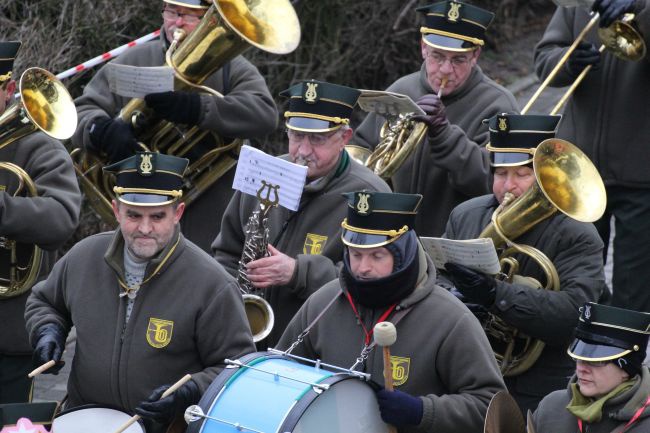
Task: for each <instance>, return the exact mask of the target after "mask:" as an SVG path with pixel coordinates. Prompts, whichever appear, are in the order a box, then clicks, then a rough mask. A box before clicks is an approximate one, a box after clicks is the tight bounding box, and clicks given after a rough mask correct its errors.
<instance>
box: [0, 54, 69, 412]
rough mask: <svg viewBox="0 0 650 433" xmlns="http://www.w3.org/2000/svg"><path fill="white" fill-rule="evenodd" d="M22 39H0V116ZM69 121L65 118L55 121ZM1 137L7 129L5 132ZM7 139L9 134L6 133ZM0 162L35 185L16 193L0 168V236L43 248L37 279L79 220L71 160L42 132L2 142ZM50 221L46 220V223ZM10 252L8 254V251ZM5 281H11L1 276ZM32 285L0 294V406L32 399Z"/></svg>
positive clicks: (6, 265)
mask: <svg viewBox="0 0 650 433" xmlns="http://www.w3.org/2000/svg"><path fill="white" fill-rule="evenodd" d="M20 44H21V43H20V42H0V114H2V113H4V112H5V111H6V110H7V109H8V108H9V104H10V102H11V101H13V99H14V92H15V90H16V81H15V80H14V77H13V76H12V69H13V63H14V59H15V57H16V53H17V52H18V49H19V48H20ZM56 121H57V122H59V121H63V122H65V121H67V119H56ZM2 132H3V136H5V134H6V133H7V131H6V130H3V131H2ZM5 138H7V139H8V138H9V135H7V136H5ZM0 146H1V147H0V161H1V162H2V163H12V164H15V165H17V166H18V167H20V168H22V169H23V170H25V172H26V173H27V174H28V175H29V177H31V179H32V180H33V181H34V184H35V186H36V192H37V196H36V197H30V196H23V195H18V196H15V197H14V196H13V193H14V192H15V191H16V189H17V187H18V183H19V182H18V178H17V177H16V176H14V175H12V174H11V173H10V172H9V171H7V170H0V236H2V238H3V247H2V248H3V249H4V248H5V246H4V244H5V241H4V240H5V239H8V240H12V241H15V242H18V244H19V246H20V248H26V249H33V245H34V244H35V245H36V246H38V247H39V248H41V249H43V250H44V251H43V257H42V260H41V264H40V269H37V273H38V279H43V278H45V276H46V275H47V274H48V272H49V271H50V269H51V268H52V265H53V264H54V260H55V258H56V250H57V249H58V248H60V247H61V246H62V245H63V244H64V242H65V241H67V240H68V238H70V236H72V234H73V233H74V230H75V228H76V227H77V224H78V223H79V208H80V206H81V194H80V193H79V186H78V184H77V179H76V176H75V173H74V168H73V167H72V161H71V160H70V156H69V155H68V152H67V151H66V149H65V148H64V147H63V145H62V144H61V142H59V141H58V140H56V139H54V138H51V137H49V136H47V135H46V134H45V133H43V132H40V131H38V132H34V133H32V134H29V135H27V136H25V137H22V138H19V139H18V140H16V141H14V142H12V143H10V144H6V143H0ZM43 221H47V222H48V223H47V224H43ZM24 252H25V251H24V250H20V249H19V250H18V253H19V258H20V260H21V263H19V264H16V263H13V264H12V263H11V259H10V257H9V255H8V254H9V253H8V252H7V253H4V254H3V256H4V257H5V259H4V261H3V263H2V265H0V267H2V271H3V279H4V278H8V276H9V269H10V267H11V266H15V265H18V266H22V265H24V263H22V260H23V257H22V255H23V253H24ZM5 254H6V255H5ZM2 284H3V285H4V284H7V286H8V285H9V283H8V282H6V281H4V280H3V283H2ZM30 288H31V287H23V288H22V289H24V290H25V291H24V292H23V293H21V294H18V295H17V296H12V297H9V296H7V295H5V296H0V317H2V319H3V325H2V327H1V328H0V372H1V373H0V404H3V403H18V402H27V401H30V400H31V389H32V381H31V379H28V378H27V374H28V373H29V372H30V371H31V370H32V368H33V367H32V347H31V346H30V344H29V338H28V336H27V333H26V332H25V319H24V312H25V301H26V300H27V297H28V296H29V289H30Z"/></svg>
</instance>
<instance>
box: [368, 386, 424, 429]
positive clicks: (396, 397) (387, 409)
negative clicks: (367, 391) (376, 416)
mask: <svg viewBox="0 0 650 433" xmlns="http://www.w3.org/2000/svg"><path fill="white" fill-rule="evenodd" d="M376 394H377V402H378V403H379V413H381V419H383V420H384V422H387V423H388V424H391V425H394V426H395V427H403V426H407V425H418V424H420V421H422V412H423V411H424V405H423V404H422V400H421V399H420V398H419V397H413V396H412V395H411V394H407V393H405V392H402V391H397V390H395V391H386V390H385V389H380V390H379V391H377V393H376Z"/></svg>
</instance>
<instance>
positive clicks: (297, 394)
mask: <svg viewBox="0 0 650 433" xmlns="http://www.w3.org/2000/svg"><path fill="white" fill-rule="evenodd" d="M240 361H241V363H242V364H244V366H242V367H236V366H233V367H228V368H226V369H224V370H223V371H222V372H221V374H220V375H219V376H217V378H216V379H215V380H214V382H212V384H211V385H210V387H209V388H208V390H207V391H206V393H205V394H204V395H203V397H202V398H201V401H200V402H199V406H200V407H201V409H202V410H203V412H204V413H205V417H203V418H199V419H198V420H196V421H194V422H190V423H189V425H188V429H187V433H226V432H227V433H237V432H241V431H245V432H248V431H253V432H264V433H273V432H282V433H284V432H293V433H387V432H388V425H387V424H385V423H384V422H383V421H382V420H381V417H380V415H379V405H378V404H377V400H376V398H375V393H374V391H373V390H372V388H371V387H370V386H369V385H368V384H367V383H366V382H364V381H363V380H362V379H360V378H358V377H357V376H354V375H352V374H348V373H338V372H337V373H335V372H332V371H329V370H325V369H323V368H316V367H314V366H308V365H303V364H300V363H298V362H296V361H294V360H292V359H290V358H288V357H286V356H282V355H280V354H272V353H269V352H257V353H251V354H249V355H246V356H244V357H242V358H241V359H240ZM248 367H250V368H248ZM313 384H319V385H327V386H329V388H328V389H321V388H318V387H316V386H313Z"/></svg>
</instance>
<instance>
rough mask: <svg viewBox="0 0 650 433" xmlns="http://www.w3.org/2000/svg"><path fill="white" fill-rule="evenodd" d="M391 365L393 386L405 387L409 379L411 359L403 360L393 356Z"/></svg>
mask: <svg viewBox="0 0 650 433" xmlns="http://www.w3.org/2000/svg"><path fill="white" fill-rule="evenodd" d="M390 365H391V367H392V370H393V385H394V386H400V385H404V384H405V383H406V381H407V380H408V378H409V370H410V367H411V358H403V357H401V356H392V355H391V357H390Z"/></svg>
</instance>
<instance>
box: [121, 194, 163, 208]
mask: <svg viewBox="0 0 650 433" xmlns="http://www.w3.org/2000/svg"><path fill="white" fill-rule="evenodd" d="M117 199H118V200H119V201H121V202H122V203H126V204H130V205H132V206H164V205H166V204H170V203H173V202H174V201H176V197H173V196H169V195H159V194H138V193H132V192H131V193H126V194H120V195H118V196H117Z"/></svg>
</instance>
